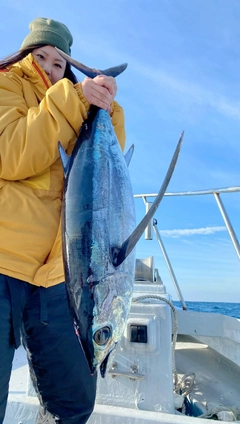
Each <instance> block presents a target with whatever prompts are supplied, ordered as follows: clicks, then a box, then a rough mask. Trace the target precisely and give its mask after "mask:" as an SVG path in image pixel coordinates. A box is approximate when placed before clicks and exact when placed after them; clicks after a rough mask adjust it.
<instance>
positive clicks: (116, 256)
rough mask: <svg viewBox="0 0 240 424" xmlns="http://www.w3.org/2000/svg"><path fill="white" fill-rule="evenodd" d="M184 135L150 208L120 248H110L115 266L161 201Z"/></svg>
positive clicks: (133, 242)
mask: <svg viewBox="0 0 240 424" xmlns="http://www.w3.org/2000/svg"><path fill="white" fill-rule="evenodd" d="M183 136H184V131H183V132H182V134H181V136H180V139H179V141H178V144H177V147H176V149H175V152H174V154H173V157H172V160H171V162H170V165H169V167H168V170H167V173H166V176H165V178H164V181H163V183H162V186H161V188H160V190H159V192H158V195H157V197H156V199H155V200H154V202H153V204H152V206H151V208H150V209H149V211H148V213H147V214H146V215H145V216H144V218H143V219H142V220H141V222H140V223H139V224H138V226H137V228H135V230H134V231H133V232H132V234H130V236H129V237H128V238H127V239H126V240H125V241H124V243H123V244H122V246H121V247H120V248H117V249H116V248H115V249H112V263H113V266H115V267H117V266H119V265H121V264H122V263H123V261H124V260H125V259H126V258H127V256H128V255H129V254H130V253H131V251H132V250H133V249H134V247H135V246H136V244H137V242H138V241H139V239H140V237H141V236H142V234H143V233H144V230H145V228H146V227H147V225H148V223H149V222H150V220H151V219H152V218H153V216H154V214H155V212H156V210H157V208H158V206H159V205H160V203H161V200H162V198H163V196H164V193H165V192H166V189H167V186H168V184H169V182H170V180H171V178H172V175H173V171H174V169H175V166H176V163H177V160H178V156H179V152H180V148H181V145H182V140H183Z"/></svg>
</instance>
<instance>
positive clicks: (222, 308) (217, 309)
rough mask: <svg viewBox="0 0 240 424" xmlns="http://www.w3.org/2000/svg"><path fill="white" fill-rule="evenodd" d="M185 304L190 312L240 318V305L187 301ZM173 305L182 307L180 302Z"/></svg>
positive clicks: (174, 302)
mask: <svg viewBox="0 0 240 424" xmlns="http://www.w3.org/2000/svg"><path fill="white" fill-rule="evenodd" d="M185 303H186V306H187V309H188V310H189V311H197V312H213V313H217V314H223V315H228V316H230V317H234V318H240V303H227V302H192V301H185ZM173 304H174V305H175V306H177V307H179V308H181V307H182V306H181V302H179V301H173Z"/></svg>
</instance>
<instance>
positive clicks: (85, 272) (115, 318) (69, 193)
mask: <svg viewBox="0 0 240 424" xmlns="http://www.w3.org/2000/svg"><path fill="white" fill-rule="evenodd" d="M61 54H62V52H61ZM64 57H65V58H66V59H67V60H68V61H69V62H71V63H72V64H73V65H74V66H76V67H77V68H78V69H80V70H81V71H82V72H83V73H85V74H87V75H88V76H91V77H94V76H95V75H97V74H99V73H103V74H108V75H114V76H116V75H117V74H118V73H120V72H121V71H122V70H123V69H125V67H126V66H125V65H123V66H122V67H120V68H119V67H116V68H112V69H110V70H106V71H97V70H92V69H89V68H86V67H84V69H83V68H82V66H81V64H79V63H77V62H75V61H73V60H72V59H71V58H69V57H68V56H66V55H64ZM86 69H87V71H86ZM119 71H120V72H119ZM181 139H182V136H181V138H180V140H179V143H178V146H177V148H176V151H175V154H174V157H173V159H172V162H171V164H170V168H169V171H168V174H167V176H166V178H165V180H164V183H163V186H162V188H161V190H160V192H159V194H158V196H157V198H156V200H155V202H154V203H153V205H152V208H151V209H150V211H149V212H148V214H147V215H145V217H144V219H143V220H142V221H141V223H140V224H139V226H138V227H137V228H136V225H135V209H134V199H133V193H132V188H131V182H130V178H129V173H128V168H127V162H128V161H129V159H128V158H126V157H124V156H123V154H122V152H121V149H120V146H119V143H118V140H117V138H116V135H115V132H114V129H113V126H112V123H111V119H110V117H109V114H108V112H107V111H105V110H102V109H99V108H96V107H92V109H91V112H90V114H89V117H88V119H87V121H86V122H85V123H84V124H83V126H82V128H81V132H80V136H79V138H78V140H77V142H76V145H75V147H74V149H73V152H72V155H71V157H68V156H67V155H66V153H65V152H64V150H63V149H62V148H61V146H60V155H61V158H62V163H63V167H64V175H65V181H64V198H63V256H64V265H65V278H66V280H65V281H66V286H67V292H68V297H69V303H70V308H71V312H72V315H73V319H74V323H75V327H76V331H77V334H78V335H79V341H80V343H81V345H82V347H83V350H84V352H85V355H86V359H87V361H88V364H89V368H90V372H91V373H92V374H93V373H94V372H95V370H96V369H97V368H99V367H100V371H101V375H102V376H104V375H105V372H106V365H107V359H108V356H109V354H110V352H111V351H112V350H113V349H114V348H115V346H116V344H117V343H118V342H119V340H120V339H121V337H122V334H123V331H124V328H125V324H126V320H127V316H128V313H129V309H130V304H131V298H132V292H133V284H134V268H135V255H134V247H135V245H136V243H137V241H138V240H139V238H140V237H141V235H142V233H143V231H144V229H145V227H146V226H147V224H148V222H149V221H150V219H151V218H152V216H153V214H154V213H155V211H156V209H157V207H158V205H159V203H160V201H161V199H162V197H163V195H164V192H165V190H166V187H167V185H168V182H169V180H170V178H171V175H172V172H173V170H174V167H175V163H176V161H177V157H178V153H179V149H180V144H181Z"/></svg>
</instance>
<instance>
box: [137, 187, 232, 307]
mask: <svg viewBox="0 0 240 424" xmlns="http://www.w3.org/2000/svg"><path fill="white" fill-rule="evenodd" d="M236 192H240V186H235V187H228V188H218V189H209V190H198V191H181V192H173V193H165V194H164V196H199V195H201V196H202V195H208V194H212V195H213V196H214V198H215V200H216V202H217V205H218V208H219V210H220V213H221V215H222V218H223V221H224V223H225V226H226V228H227V231H228V234H229V236H230V239H231V241H232V243H233V246H234V249H235V251H236V253H237V256H238V259H239V260H240V244H239V241H238V238H237V236H236V233H235V231H234V229H233V226H232V224H231V221H230V219H229V217H228V215H227V212H226V209H225V207H224V205H223V202H222V199H221V197H220V194H223V193H236ZM156 196H157V193H149V194H135V195H134V198H136V199H137V198H141V199H142V200H143V202H144V204H145V206H146V213H147V212H148V210H149V208H150V207H151V202H148V200H147V198H149V197H150V198H152V197H156ZM152 227H153V228H154V231H155V234H156V237H157V240H158V243H159V245H160V248H161V250H162V254H163V257H164V259H165V262H166V264H167V267H168V269H169V273H170V275H171V278H172V280H173V282H174V286H175V289H176V292H177V295H178V298H179V300H180V302H181V305H182V308H183V309H187V307H186V304H185V301H184V299H183V296H182V293H181V290H180V287H179V284H178V282H177V278H176V276H175V274H174V271H173V268H172V266H171V263H170V260H169V257H168V255H167V252H166V249H165V247H164V244H163V242H162V239H161V236H160V233H159V231H158V229H157V221H156V220H155V219H153V220H152V221H151V223H150V224H149V226H148V227H147V228H146V232H145V238H146V239H149V240H150V239H152V232H151V229H152Z"/></svg>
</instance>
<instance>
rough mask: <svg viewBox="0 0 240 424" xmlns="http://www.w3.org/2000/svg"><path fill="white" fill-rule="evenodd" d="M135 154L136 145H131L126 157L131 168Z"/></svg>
mask: <svg viewBox="0 0 240 424" xmlns="http://www.w3.org/2000/svg"><path fill="white" fill-rule="evenodd" d="M133 152H134V144H132V145H131V147H130V149H129V150H128V151H127V153H125V155H124V159H125V161H126V164H127V166H129V164H130V162H131V159H132V155H133Z"/></svg>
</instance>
